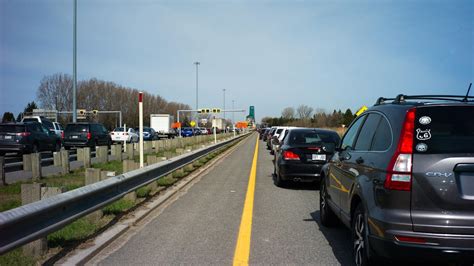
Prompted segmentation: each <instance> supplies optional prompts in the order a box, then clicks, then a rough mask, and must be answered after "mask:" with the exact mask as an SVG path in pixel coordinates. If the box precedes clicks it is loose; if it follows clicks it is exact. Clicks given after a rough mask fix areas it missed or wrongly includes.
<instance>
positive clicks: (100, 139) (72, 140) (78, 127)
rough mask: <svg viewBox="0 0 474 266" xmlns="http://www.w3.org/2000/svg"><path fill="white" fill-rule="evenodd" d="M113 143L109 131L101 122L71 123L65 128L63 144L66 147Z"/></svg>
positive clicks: (93, 146) (92, 146)
mask: <svg viewBox="0 0 474 266" xmlns="http://www.w3.org/2000/svg"><path fill="white" fill-rule="evenodd" d="M111 144H112V139H111V138H110V135H109V132H108V131H107V129H106V128H105V127H104V125H102V124H100V123H88V122H81V123H70V124H68V125H67V126H66V129H65V130H64V137H63V145H64V148H65V149H70V148H72V147H91V148H92V149H94V148H95V147H96V146H103V145H108V146H110V145H111Z"/></svg>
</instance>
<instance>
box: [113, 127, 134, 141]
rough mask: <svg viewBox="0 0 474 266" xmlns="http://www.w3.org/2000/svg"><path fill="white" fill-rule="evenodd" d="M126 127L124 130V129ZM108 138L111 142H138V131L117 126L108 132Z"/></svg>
mask: <svg viewBox="0 0 474 266" xmlns="http://www.w3.org/2000/svg"><path fill="white" fill-rule="evenodd" d="M125 129H126V131H125ZM110 138H111V139H112V142H122V143H123V142H124V141H125V142H128V143H132V142H138V140H139V137H138V132H136V131H135V130H134V129H133V128H123V127H117V128H115V129H114V130H113V131H112V132H110Z"/></svg>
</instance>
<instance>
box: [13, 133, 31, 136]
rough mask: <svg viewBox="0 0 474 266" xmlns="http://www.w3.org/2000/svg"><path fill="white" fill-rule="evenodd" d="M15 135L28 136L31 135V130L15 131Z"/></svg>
mask: <svg viewBox="0 0 474 266" xmlns="http://www.w3.org/2000/svg"><path fill="white" fill-rule="evenodd" d="M16 135H17V136H20V137H28V136H29V135H31V132H20V133H16Z"/></svg>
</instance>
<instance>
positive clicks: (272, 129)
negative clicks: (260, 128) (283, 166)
mask: <svg viewBox="0 0 474 266" xmlns="http://www.w3.org/2000/svg"><path fill="white" fill-rule="evenodd" d="M276 130H277V127H272V128H271V129H270V131H268V134H267V138H266V140H265V142H266V143H267V150H269V149H270V147H271V139H272V137H273V135H274V134H275V132H276Z"/></svg>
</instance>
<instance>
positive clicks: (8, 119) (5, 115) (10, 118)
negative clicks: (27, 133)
mask: <svg viewBox="0 0 474 266" xmlns="http://www.w3.org/2000/svg"><path fill="white" fill-rule="evenodd" d="M14 121H15V116H14V115H13V113H10V112H5V113H3V118H2V123H7V122H14Z"/></svg>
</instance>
